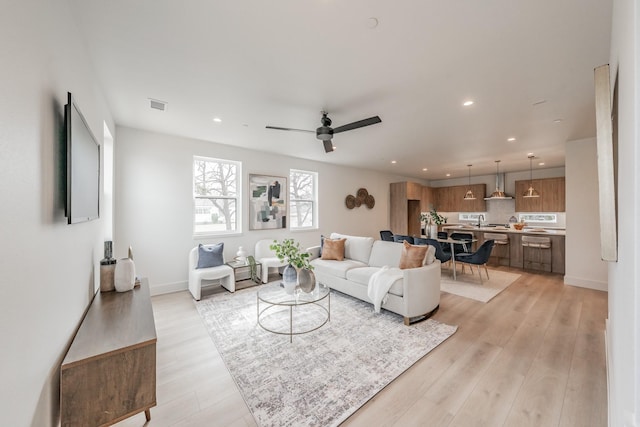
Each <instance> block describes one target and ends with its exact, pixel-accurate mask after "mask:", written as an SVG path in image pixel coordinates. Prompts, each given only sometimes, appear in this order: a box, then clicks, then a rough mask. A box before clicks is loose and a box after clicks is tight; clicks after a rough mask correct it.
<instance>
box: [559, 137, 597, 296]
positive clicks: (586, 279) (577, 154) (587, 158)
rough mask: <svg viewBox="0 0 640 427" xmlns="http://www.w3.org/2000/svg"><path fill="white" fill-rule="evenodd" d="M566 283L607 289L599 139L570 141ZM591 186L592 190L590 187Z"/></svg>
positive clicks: (567, 160)
mask: <svg viewBox="0 0 640 427" xmlns="http://www.w3.org/2000/svg"><path fill="white" fill-rule="evenodd" d="M565 154H566V159H565V161H566V165H565V167H566V171H567V176H566V181H565V185H566V205H567V237H566V239H565V249H566V254H565V276H564V283H566V284H567V285H576V286H582V287H586V288H592V289H599V290H601V291H606V290H607V263H606V262H604V261H602V260H601V259H600V232H599V229H600V215H599V212H598V165H597V153H596V139H595V138H589V139H582V140H577V141H567V143H566V145H565ZM590 189H591V190H590Z"/></svg>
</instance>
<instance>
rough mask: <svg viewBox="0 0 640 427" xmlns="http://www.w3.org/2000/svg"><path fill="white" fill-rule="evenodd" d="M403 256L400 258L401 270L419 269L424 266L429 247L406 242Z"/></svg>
mask: <svg viewBox="0 0 640 427" xmlns="http://www.w3.org/2000/svg"><path fill="white" fill-rule="evenodd" d="M402 244H403V245H404V247H403V248H402V255H401V256H400V268H401V269H403V270H404V269H407V268H418V267H422V266H423V265H424V259H425V257H426V255H427V250H428V249H429V246H426V245H411V244H409V243H407V241H406V240H405V241H404V242H403V243H402Z"/></svg>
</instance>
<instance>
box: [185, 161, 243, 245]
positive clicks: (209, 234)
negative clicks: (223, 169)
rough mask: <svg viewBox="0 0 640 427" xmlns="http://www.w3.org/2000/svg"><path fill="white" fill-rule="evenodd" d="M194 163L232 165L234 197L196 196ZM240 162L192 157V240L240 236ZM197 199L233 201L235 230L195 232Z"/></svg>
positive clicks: (241, 192) (241, 193)
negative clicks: (234, 179) (233, 171)
mask: <svg viewBox="0 0 640 427" xmlns="http://www.w3.org/2000/svg"><path fill="white" fill-rule="evenodd" d="M196 161H205V162H212V163H226V164H231V165H234V166H235V168H236V170H235V176H236V183H235V187H236V194H235V196H215V197H213V196H200V195H197V194H196V175H195V169H196V168H195V164H196ZM242 188H243V187H242V162H241V161H238V160H230V159H220V158H215V157H207V156H193V160H192V162H191V193H192V196H191V200H192V203H191V204H192V209H191V222H192V230H193V237H194V238H207V237H212V236H213V237H215V236H234V235H240V234H242V219H243V217H242V195H243V190H242ZM197 199H209V200H211V199H218V200H220V199H226V200H235V204H236V212H235V230H223V231H197V230H196V227H197V225H196V209H197V207H196V200H197Z"/></svg>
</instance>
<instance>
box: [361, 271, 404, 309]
mask: <svg viewBox="0 0 640 427" xmlns="http://www.w3.org/2000/svg"><path fill="white" fill-rule="evenodd" d="M400 278H402V270H400V269H399V268H395V267H393V268H389V267H388V266H386V265H385V266H384V267H382V268H381V269H380V270H379V271H376V272H375V273H373V274H372V275H371V277H370V278H369V286H368V288H367V295H368V296H369V299H370V300H371V301H373V309H374V311H375V312H376V313H380V306H381V305H382V304H384V303H385V302H386V301H387V297H388V296H389V294H388V292H389V289H391V286H392V285H393V283H394V282H395V281H396V280H398V279H400Z"/></svg>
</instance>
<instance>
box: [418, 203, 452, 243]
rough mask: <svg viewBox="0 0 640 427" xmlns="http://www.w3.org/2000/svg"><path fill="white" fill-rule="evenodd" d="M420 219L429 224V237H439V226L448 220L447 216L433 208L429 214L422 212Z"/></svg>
mask: <svg viewBox="0 0 640 427" xmlns="http://www.w3.org/2000/svg"><path fill="white" fill-rule="evenodd" d="M420 219H421V220H423V221H425V222H426V223H428V224H429V237H431V238H432V239H436V238H437V237H438V226H439V225H442V224H444V223H446V222H447V218H445V217H443V216H442V215H440V214H439V213H438V212H436V210H435V209H431V210H430V211H429V213H428V214H421V215H420Z"/></svg>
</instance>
